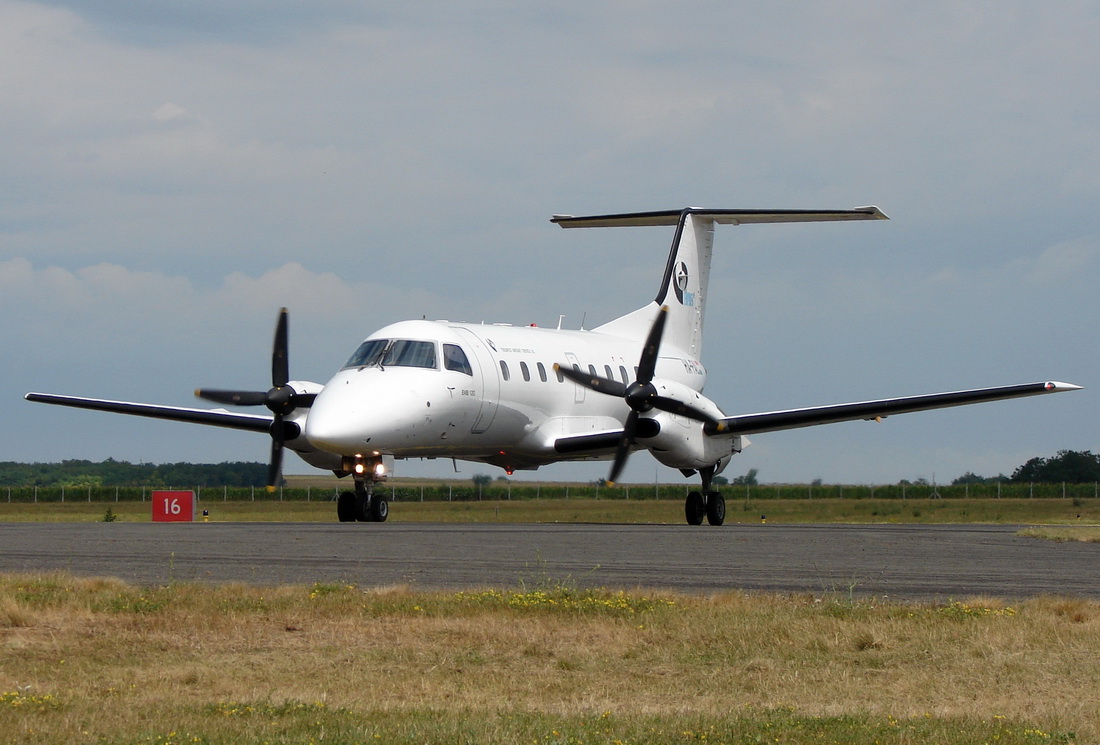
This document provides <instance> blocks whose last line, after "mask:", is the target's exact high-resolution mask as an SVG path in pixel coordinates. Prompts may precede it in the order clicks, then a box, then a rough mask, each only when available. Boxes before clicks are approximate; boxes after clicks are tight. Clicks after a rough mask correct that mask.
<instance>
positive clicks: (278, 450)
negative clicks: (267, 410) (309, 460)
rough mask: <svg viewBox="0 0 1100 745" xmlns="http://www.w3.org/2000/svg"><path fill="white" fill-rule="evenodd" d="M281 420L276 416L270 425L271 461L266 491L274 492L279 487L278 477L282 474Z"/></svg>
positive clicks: (282, 435) (283, 435)
mask: <svg viewBox="0 0 1100 745" xmlns="http://www.w3.org/2000/svg"><path fill="white" fill-rule="evenodd" d="M285 434H286V433H285V432H284V430H283V418H282V417H281V416H278V415H277V416H276V417H275V421H274V422H272V423H271V461H270V463H268V466H267V489H268V491H274V490H275V488H276V487H277V486H278V485H279V481H280V475H281V474H282V472H283V439H284V437H285Z"/></svg>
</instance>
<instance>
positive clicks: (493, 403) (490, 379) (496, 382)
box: [451, 326, 500, 434]
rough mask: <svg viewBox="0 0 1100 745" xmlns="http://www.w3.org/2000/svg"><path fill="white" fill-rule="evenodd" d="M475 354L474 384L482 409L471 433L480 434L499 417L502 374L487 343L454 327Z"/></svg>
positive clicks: (469, 332) (466, 330) (475, 419)
mask: <svg viewBox="0 0 1100 745" xmlns="http://www.w3.org/2000/svg"><path fill="white" fill-rule="evenodd" d="M451 328H453V329H454V330H455V331H457V332H458V333H459V334H460V335H461V336H462V338H463V339H464V340H465V341H466V345H467V346H468V347H469V349H470V351H472V352H473V354H474V364H473V368H474V382H475V383H476V384H477V388H478V401H479V403H480V409H479V410H478V413H477V416H476V417H475V418H474V424H473V426H472V427H471V428H470V431H471V432H473V433H474V434H480V433H482V432H484V431H485V430H487V429H489V426H490V425H491V424H492V423H493V419H495V418H496V415H497V402H498V401H500V373H499V372H497V365H496V360H494V359H493V356H492V355H491V354H490V353H489V349H488V348H487V347H486V345H485V343H484V342H483V341H482V340H481V339H480V338H478V336H477V335H476V334H474V333H473V332H472V331H470V330H469V329H465V328H462V327H461V326H452V327H451Z"/></svg>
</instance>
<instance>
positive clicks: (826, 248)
mask: <svg viewBox="0 0 1100 745" xmlns="http://www.w3.org/2000/svg"><path fill="white" fill-rule="evenodd" d="M1097 38H1100V5H1098V4H1096V3H1094V2H1068V1H1067V2H1059V1H1054V2H1049V3H1033V2H1023V1H1016V0H1004V1H1002V2H996V3H992V2H957V1H952V2H939V1H936V0H933V1H932V2H928V1H927V0H925V1H922V2H892V3H881V2H870V1H867V2H863V1H852V2H819V3H797V2H767V3H765V2H756V3H749V2H730V1H729V0H722V1H721V2H717V1H716V2H703V1H699V2H693V1H690V0H689V1H688V2H683V3H667V2H645V1H639V2H606V3H591V2H573V1H571V0H558V1H556V2H554V3H547V2H541V1H540V0H533V1H532V2H527V3H514V2H503V1H499V0H474V1H471V2H466V3H462V4H449V3H424V2H416V1H415V0H412V1H410V2H405V3H400V4H394V3H362V2H352V1H351V0H314V1H313V2H309V3H300V2H291V1H290V0H267V1H265V2H258V1H257V0H216V1H215V0H189V2H186V3H183V2H163V3H147V2H138V1H137V0H119V1H116V2H100V1H99V0H97V1H96V2H89V1H88V0H71V1H70V0H52V1H50V0H44V1H42V2H21V1H12V0H0V312H2V313H3V318H4V322H3V324H2V325H0V380H2V381H3V389H2V390H3V396H4V398H5V399H6V401H7V404H6V406H5V407H4V409H3V410H4V415H3V421H4V424H5V426H4V427H3V428H2V434H0V460H15V461H42V462H50V461H58V460H63V459H73V458H79V459H90V460H102V459H105V458H109V457H110V458H115V459H116V460H129V461H132V462H173V461H181V460H189V461H196V462H221V461H233V460H257V461H262V460H264V459H265V458H266V457H267V451H268V443H267V442H266V441H265V440H264V438H262V437H259V436H256V435H254V434H249V433H241V432H233V431H227V430H220V429H216V428H208V427H199V426H196V425H186V424H174V423H168V422H156V421H149V420H144V419H139V418H133V417H122V416H117V415H110V414H101V413H94V412H84V411H76V410H70V409H64V408H60V407H51V406H44V405H41V404H32V403H29V402H26V401H23V400H22V396H23V394H24V393H26V392H28V391H40V392H50V393H64V394H71V395H79V396H96V397H103V398H114V399H122V400H131V401H142V402H154V403H165V404H171V405H179V406H195V405H202V404H201V403H199V402H197V401H196V399H195V398H194V397H193V394H192V392H193V390H194V389H195V388H196V387H198V386H206V387H225V388H230V387H232V388H237V387H240V388H254V389H257V390H260V389H265V388H267V387H268V385H269V377H268V376H269V370H270V365H269V360H270V347H271V338H272V333H273V331H274V325H275V321H276V317H277V314H278V309H279V308H280V307H282V306H286V307H288V308H289V311H290V362H291V372H292V377H294V378H295V379H304V380H314V381H317V382H321V383H323V382H325V381H326V380H327V379H328V378H329V377H330V376H331V375H332V374H333V373H334V372H335V371H336V370H337V368H338V367H339V366H340V365H341V363H342V362H343V361H344V360H345V359H346V358H347V356H348V355H349V354H350V353H351V351H352V350H354V348H355V347H356V346H357V344H358V342H359V341H360V340H361V339H362V338H364V337H365V336H367V335H368V334H369V333H370V332H371V331H373V330H375V329H377V328H380V327H381V326H383V325H386V324H387V323H391V322H393V321H397V320H401V319H405V318H421V317H427V318H432V319H434V318H447V319H449V320H452V321H472V322H481V321H488V322H510V323H517V324H523V323H532V322H534V323H538V324H540V325H551V324H553V325H556V324H557V321H558V317H559V315H561V314H564V315H565V322H564V323H565V326H566V327H570V328H577V327H580V326H581V325H582V323H583V325H584V326H585V327H588V328H591V327H593V326H595V325H598V324H599V323H601V322H603V321H607V320H610V319H611V318H614V317H616V316H618V315H620V314H622V313H625V312H627V311H630V310H632V309H634V308H636V307H639V306H641V305H644V304H645V303H647V302H648V301H650V300H651V299H652V296H653V295H654V293H655V291H656V288H657V285H658V282H659V280H660V277H661V273H662V271H663V268H664V262H665V258H666V255H667V251H668V246H669V243H670V241H671V238H672V229H671V228H629V229H618V230H579V231H564V230H561V229H560V228H558V227H556V226H554V225H552V224H551V223H550V222H549V218H550V216H551V215H552V214H555V213H567V214H578V215H581V214H601V213H610V212H625V211H641V210H658V209H678V208H681V207H686V206H700V207H711V208H801V209H818V208H822V209H825V208H829V209H832V208H851V207H856V206H862V205H867V204H875V205H878V206H879V207H880V208H881V209H882V210H883V211H885V212H886V213H887V214H888V215H889V216H890V217H891V220H890V221H889V222H868V223H830V224H817V225H753V226H737V227H732V226H718V228H717V229H716V236H715V255H714V263H713V266H712V274H711V292H710V299H709V304H708V308H707V318H706V329H705V336H704V353H703V362H704V363H705V365H706V366H707V369H708V372H709V378H708V384H707V388H706V393H707V395H708V396H709V397H710V398H712V399H714V400H715V401H716V402H718V403H719V405H720V406H721V407H722V408H723V410H725V411H726V412H727V413H728V414H731V415H732V414H741V413H751V412H758V411H771V410H776V409H784V408H790V407H797V406H813V405H821V404H829V403H840V402H846V401H858V400H866V399H870V398H879V397H892V396H900V395H909V394H918V393H934V392H940V391H950V390H958V389H962V388H971V387H984V386H990V385H1002V384H1013V383H1023V382H1032V381H1040V380H1063V381H1068V382H1071V383H1076V384H1079V385H1083V386H1086V389H1085V390H1083V391H1077V392H1074V393H1065V394H1059V395H1056V396H1044V397H1039V398H1034V399H1025V400H1020V401H1011V402H999V403H992V404H983V405H979V406H974V407H963V408H958V409H952V410H947V411H936V412H925V413H918V414H911V415H905V416H899V417H891V418H889V419H887V420H885V421H883V422H882V423H877V424H874V423H867V422H856V423H845V424H836V425H829V426H825V427H816V428H811V429H805V430H797V431H789V432H777V433H771V434H764V435H757V436H755V437H753V438H751V439H752V441H753V444H752V446H751V447H749V448H747V449H746V450H745V452H744V453H742V454H741V455H739V456H737V457H736V458H735V459H734V461H733V463H731V465H730V466H729V468H728V469H727V472H726V475H727V476H731V477H732V476H737V475H740V474H743V473H745V472H747V471H748V470H749V469H750V468H755V469H758V471H759V476H758V477H759V479H760V480H761V481H763V482H806V481H810V480H813V479H822V480H823V481H824V482H826V483H893V482H896V481H898V480H900V479H910V480H914V479H918V478H926V479H929V480H932V479H935V480H937V481H938V482H940V483H943V482H947V481H950V480H951V479H953V478H955V477H957V476H959V475H961V474H963V473H965V472H967V471H972V472H975V473H978V474H980V475H983V476H995V475H997V474H998V473H1005V474H1011V473H1012V471H1013V470H1014V469H1015V468H1016V467H1017V466H1019V465H1021V464H1022V463H1024V462H1025V461H1026V460H1028V459H1030V458H1033V457H1037V456H1041V457H1049V456H1051V455H1054V454H1055V453H1056V452H1057V451H1059V450H1062V449H1071V450H1093V451H1096V450H1098V449H1100V442H1098V437H1097V424H1096V423H1097V422H1098V421H1100V403H1098V402H1097V392H1098V391H1100V386H1098V383H1100V381H1097V380H1096V371H1097V369H1098V368H1100V344H1098V342H1100V338H1098V337H1100V334H1098V331H1097V322H1096V318H1097V311H1098V310H1100V307H1098V306H1100V300H1098V297H1097V292H1096V290H1097V288H1098V287H1100V210H1098V209H1097V205H1098V203H1100V87H1098V86H1097V85H1096V79H1097V74H1098V73H1100V45H1097V44H1096V43H1095V40H1096V39H1097ZM458 468H459V473H460V475H473V474H475V473H480V472H492V475H494V476H495V475H499V474H500V472H499V471H498V470H497V469H493V468H491V467H489V466H484V465H478V464H462V463H460V464H459V466H458ZM607 468H608V466H607V464H606V463H588V464H563V465H556V466H551V467H548V468H544V469H542V470H540V471H538V472H537V473H536V474H534V476H536V477H538V478H541V479H550V480H555V479H563V480H582V481H588V480H594V479H598V478H601V477H603V476H605V475H606V471H607ZM287 470H288V471H289V472H294V473H306V472H310V468H309V467H308V466H306V465H305V464H304V463H301V462H300V461H298V460H297V459H296V458H293V457H290V458H288V460H287ZM453 472H454V471H453V468H452V465H451V464H450V463H449V462H445V463H440V462H435V463H421V462H418V461H412V462H407V463H403V464H399V469H398V475H440V476H443V475H453ZM518 475H519V474H517V476H518ZM681 478H682V477H681V476H680V475H679V474H678V473H677V472H676V471H673V470H671V469H666V468H664V467H662V466H659V465H658V464H657V463H656V461H655V460H653V459H652V458H651V457H649V456H648V455H647V454H646V453H644V452H642V453H637V454H635V455H634V456H633V457H632V458H631V461H630V464H629V466H628V467H627V470H626V472H625V474H624V477H623V479H622V480H623V481H639V482H651V481H653V480H654V479H660V480H661V481H669V482H672V481H679V480H681Z"/></svg>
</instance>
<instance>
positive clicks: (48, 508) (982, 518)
mask: <svg viewBox="0 0 1100 745" xmlns="http://www.w3.org/2000/svg"><path fill="white" fill-rule="evenodd" d="M726 505H727V511H726V522H727V523H728V524H735V523H760V522H761V519H764V520H766V521H767V522H768V523H916V524H920V523H1010V524H1022V525H1065V526H1079V527H1081V528H1082V530H1083V532H1087V530H1084V528H1085V526H1096V525H1098V524H1100V500H1091V499H907V500H898V499H813V500H810V499H766V500H755V499H749V500H742V499H727V502H726ZM108 509H110V510H111V512H112V513H113V515H114V516H115V517H116V518H117V519H119V520H125V521H137V522H141V521H148V520H150V514H151V512H150V505H149V503H148V502H133V501H131V502H111V501H106V502H85V501H76V502H65V503H63V504H61V503H57V502H52V503H42V502H40V503H38V504H33V503H19V502H12V503H5V502H2V501H0V521H12V522H15V521H97V520H103V519H104V517H105V515H106V512H107V510H108ZM202 509H207V510H209V512H210V520H212V521H217V522H256V521H264V522H266V521H277V522H330V521H333V520H335V519H336V506H335V503H334V502H332V501H331V500H324V501H310V502H304V501H286V502H280V501H278V500H273V501H268V500H264V501H250V500H246V501H221V500H219V499H207V500H202V501H200V503H199V510H200V514H201V510H202ZM198 519H200V520H201V519H202V518H201V517H199V518H198ZM389 519H390V520H391V521H393V522H507V523H516V522H535V523H537V522H593V523H641V524H661V523H672V524H680V523H682V522H684V506H683V502H682V501H681V500H673V499H662V500H656V499H643V500H624V499H602V500H601V499H524V500H496V501H481V502H478V501H464V502H419V501H402V500H398V501H396V502H392V503H391V506H390V518H389Z"/></svg>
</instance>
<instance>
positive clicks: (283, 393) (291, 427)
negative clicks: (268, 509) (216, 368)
mask: <svg viewBox="0 0 1100 745" xmlns="http://www.w3.org/2000/svg"><path fill="white" fill-rule="evenodd" d="M272 346H273V348H272V351H271V388H270V389H269V390H267V391H233V390H222V389H215V388H200V389H198V390H196V391H195V395H196V396H198V397H199V398H204V399H206V400H207V401H214V402H215V403H219V404H228V405H230V406H266V407H267V408H268V409H270V410H271V413H272V414H274V415H275V418H274V420H273V421H272V422H271V428H270V430H269V432H270V434H271V459H270V462H269V465H268V469H267V488H268V489H274V488H275V486H276V485H277V484H278V483H279V476H280V474H281V473H282V467H283V445H284V443H286V441H287V440H293V439H294V438H296V437H298V436H299V435H300V434H301V428H300V427H299V426H298V425H297V424H295V423H294V422H288V421H286V420H285V418H284V417H286V415H288V414H290V413H291V412H292V411H294V410H295V409H298V408H309V407H310V406H312V405H313V400H314V399H315V398H317V394H316V393H299V392H298V391H296V390H294V388H292V387H291V386H290V385H289V384H288V383H289V382H290V362H289V360H288V358H287V310H286V308H281V309H280V310H279V322H278V324H277V325H276V326H275V341H274V344H273V345H272Z"/></svg>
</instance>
